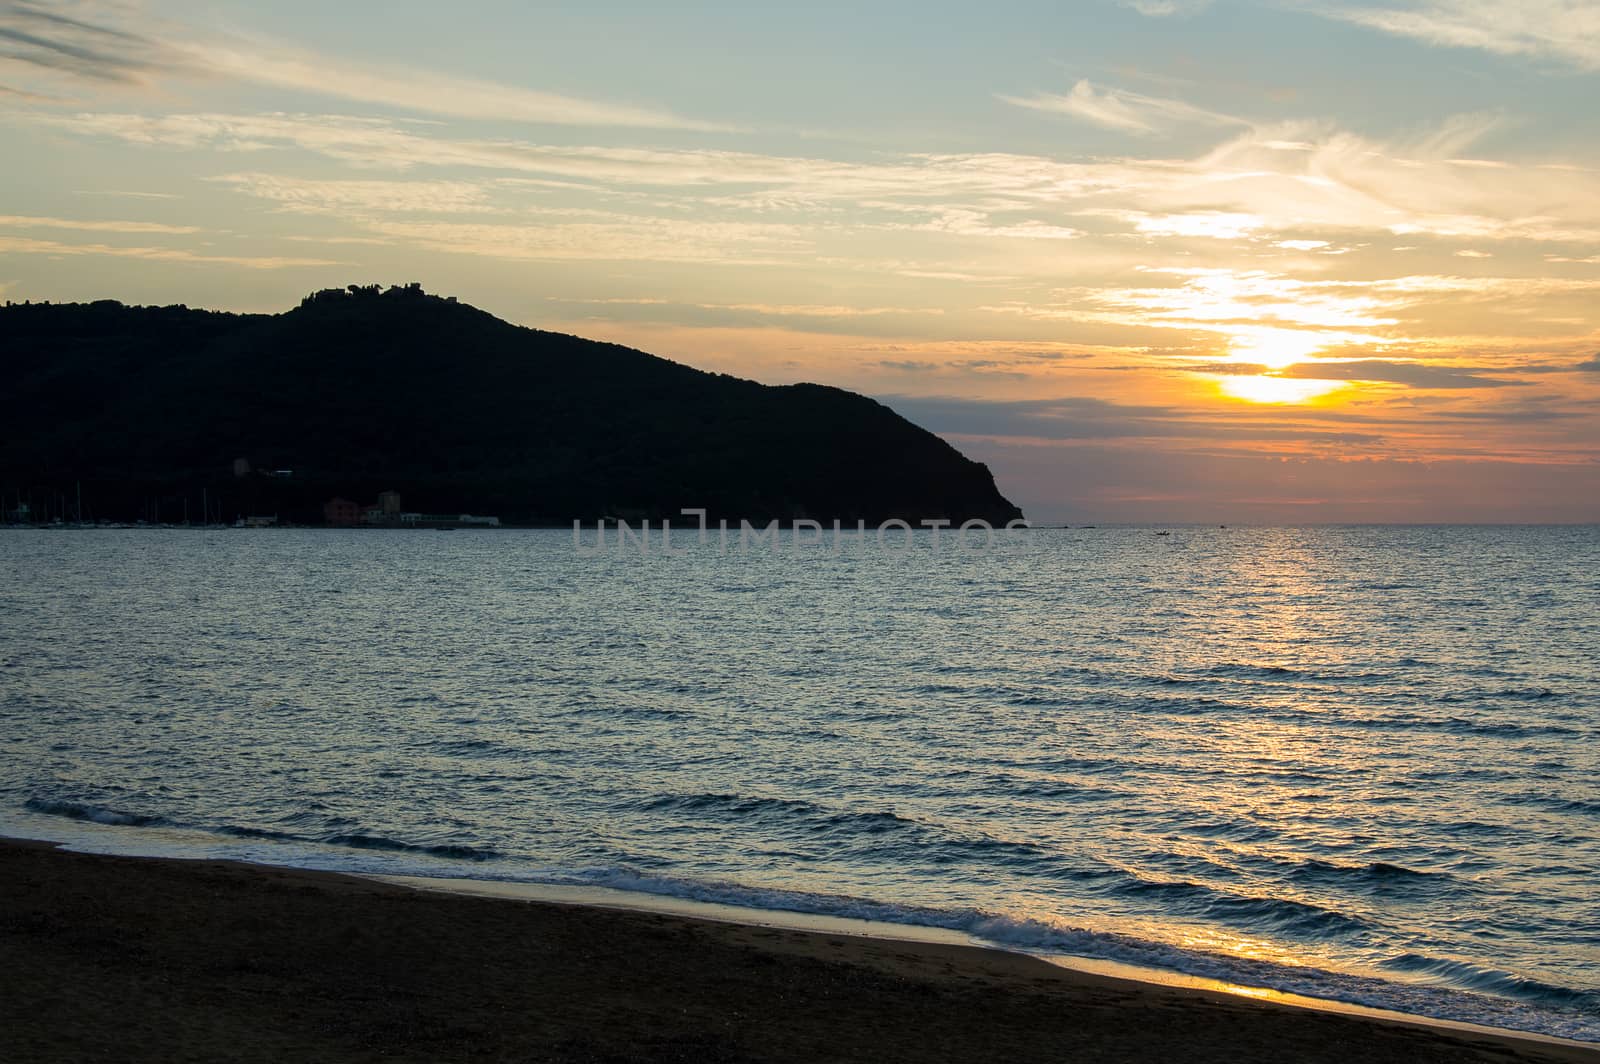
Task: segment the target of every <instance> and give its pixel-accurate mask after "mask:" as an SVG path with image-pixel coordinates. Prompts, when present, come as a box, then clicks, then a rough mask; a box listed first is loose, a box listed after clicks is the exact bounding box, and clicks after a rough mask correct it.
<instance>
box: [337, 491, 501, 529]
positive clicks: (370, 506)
mask: <svg viewBox="0 0 1600 1064" xmlns="http://www.w3.org/2000/svg"><path fill="white" fill-rule="evenodd" d="M322 519H323V520H324V521H325V522H327V523H328V524H329V525H332V526H334V527H336V528H355V527H358V526H362V525H367V526H371V527H375V528H499V527H500V518H498V517H492V516H483V515H479V514H425V513H415V512H411V511H407V510H404V509H402V508H401V506H400V493H399V492H398V491H381V492H379V493H378V501H377V502H374V503H367V504H365V505H363V504H361V503H358V502H353V501H351V500H350V499H343V498H338V497H335V498H332V499H329V500H328V501H327V502H325V503H323V504H322Z"/></svg>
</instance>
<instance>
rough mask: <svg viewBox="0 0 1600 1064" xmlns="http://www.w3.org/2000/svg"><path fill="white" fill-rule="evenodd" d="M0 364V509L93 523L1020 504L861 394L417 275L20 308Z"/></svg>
mask: <svg viewBox="0 0 1600 1064" xmlns="http://www.w3.org/2000/svg"><path fill="white" fill-rule="evenodd" d="M0 381H3V382H4V390H5V394H6V396H7V400H6V409H5V415H4V416H5V419H6V427H5V432H4V436H3V440H0V492H3V498H4V503H5V505H4V509H5V510H6V511H7V512H8V513H9V512H10V511H11V510H12V509H13V508H15V507H16V505H17V501H18V500H19V499H20V500H21V501H22V502H24V503H29V502H31V508H30V509H31V516H32V517H33V518H34V519H38V518H40V517H41V516H44V515H46V514H49V515H64V516H66V517H67V518H69V519H71V518H73V517H74V516H76V512H77V511H76V507H77V499H78V498H79V496H80V493H81V497H82V498H83V516H84V517H85V518H87V519H90V520H99V519H111V520H132V519H145V520H155V519H158V518H159V519H160V520H163V521H174V520H179V519H181V518H182V515H183V514H184V513H187V515H188V517H189V519H190V520H195V521H198V520H200V518H201V507H202V505H205V506H206V508H207V510H208V512H209V516H210V517H211V519H212V520H217V519H219V518H220V519H225V520H230V521H231V520H232V519H233V518H234V516H235V515H237V514H246V513H276V514H278V515H279V516H280V517H281V518H282V519H283V520H294V521H304V522H319V521H321V520H322V518H323V504H324V503H325V502H326V501H327V500H328V499H329V498H331V497H335V496H339V497H343V498H347V499H352V500H358V501H361V502H368V501H370V500H373V499H375V498H376V497H377V495H378V493H379V492H381V491H385V490H392V491H397V492H399V493H400V494H401V497H402V499H403V500H404V503H405V507H406V508H407V509H408V510H423V511H429V512H435V513H459V512H474V513H480V514H482V513H488V514H496V515H498V516H500V517H501V518H502V519H503V520H506V521H510V522H518V523H529V524H537V523H567V522H570V521H571V520H573V519H575V518H576V519H582V520H585V521H593V520H595V519H597V518H599V517H602V516H612V517H626V518H630V519H642V518H654V519H659V518H661V517H662V516H668V517H671V516H676V515H677V513H678V511H679V509H680V508H682V507H705V508H706V509H708V510H709V511H710V514H711V518H712V519H713V520H715V519H717V518H719V517H725V518H728V519H730V520H734V521H737V520H739V519H741V518H744V519H749V520H751V521H766V520H770V519H773V518H776V519H779V520H784V521H788V520H794V519H799V518H812V519H816V520H820V521H824V522H828V521H832V520H834V519H839V520H842V521H847V522H851V523H853V522H855V521H856V520H865V521H867V522H868V523H869V524H876V523H879V522H881V521H883V520H887V519H889V518H901V519H905V520H909V521H912V522H915V521H919V520H923V519H938V518H947V519H950V520H952V521H956V522H959V521H962V520H966V519H970V518H983V519H985V520H988V521H990V522H991V523H994V524H996V525H998V524H1001V523H1003V522H1004V521H1006V520H1009V519H1012V518H1015V517H1018V516H1020V512H1019V511H1018V510H1017V508H1016V507H1015V506H1013V505H1012V504H1011V503H1010V502H1008V501H1007V500H1006V499H1005V498H1004V497H1003V496H1002V495H1001V494H1000V493H999V491H998V490H997V489H996V488H995V485H994V480H993V477H992V476H991V475H990V473H989V471H988V469H987V468H986V467H984V466H983V465H981V464H979V463H977V462H973V461H970V460H969V459H967V458H965V457H963V456H962V455H961V454H960V453H959V452H957V451H956V450H955V448H953V447H951V446H950V445H949V444H947V443H945V442H944V441H943V440H941V439H939V438H938V437H936V436H934V435H933V434H931V433H929V432H927V431H925V430H923V429H921V428H918V427H917V426H915V425H913V424H911V423H910V422H909V421H907V420H905V419H904V418H902V417H900V416H899V415H898V414H896V413H894V412H893V411H892V410H890V409H889V408H887V407H885V406H883V405H882V404H880V403H877V402H875V401H873V400H871V399H868V398H866V397H864V396H860V395H856V394H853V393H851V392H847V391H843V390H840V389H837V388H829V387H824V386H821V385H816V384H796V385H788V386H783V387H772V386H767V385H762V384H758V383H755V382H753V381H748V380H741V379H738V378H735V377H731V376H728V375H726V374H712V373H705V372H702V371H700V370H696V369H692V368H690V367H688V366H684V365H681V364H679V363H675V362H671V361H668V360H666V359H663V358H657V357H655V356H653V355H649V354H646V353H644V352H642V351H635V350H632V349H630V348H626V347H621V346H618V345H616V344H607V343H598V342H595V341H591V340H585V339H582V338H579V337H576V336H568V335H564V334H560V333H553V332H544V331H541V330H537V329H530V328H524V327H520V326H515V325H511V324H509V323H507V322H504V321H501V320H499V319H497V318H495V317H493V316H491V315H489V314H487V313H485V312H483V311H481V310H478V309H476V308H474V307H471V306H468V305H466V304H464V303H458V302H456V301H455V300H453V299H443V298H440V297H437V296H432V295H428V294H426V293H424V292H423V291H422V290H421V288H420V287H418V286H416V285H410V286H407V287H404V288H400V287H396V288H389V289H387V290H385V289H381V288H380V287H378V286H376V285H372V286H355V285H352V286H351V287H350V288H349V289H330V290H327V291H324V292H318V293H315V294H313V295H311V296H308V297H307V298H306V299H305V300H304V301H303V302H302V303H301V304H300V306H299V307H297V308H295V309H294V310H290V311H287V312H285V313H282V314H276V315H269V314H259V315H243V314H229V313H219V312H213V311H204V310H191V309H189V308H187V307H183V306H173V307H134V306H124V305H123V304H121V303H117V302H113V301H101V302H96V303H89V304H8V305H7V306H5V307H4V308H0ZM240 458H243V459H245V462H246V464H247V465H248V467H249V469H250V472H249V473H247V474H244V475H236V461H235V460H236V459H240ZM238 468H242V467H238ZM277 471H288V473H287V475H281V476H280V475H269V473H276V472H277ZM202 499H205V500H207V501H206V503H204V504H202Z"/></svg>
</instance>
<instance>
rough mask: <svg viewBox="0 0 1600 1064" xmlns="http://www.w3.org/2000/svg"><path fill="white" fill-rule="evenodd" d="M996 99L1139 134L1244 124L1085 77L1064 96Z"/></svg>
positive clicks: (1180, 103) (1188, 105) (1199, 109)
mask: <svg viewBox="0 0 1600 1064" xmlns="http://www.w3.org/2000/svg"><path fill="white" fill-rule="evenodd" d="M1000 99H1002V100H1004V101H1005V102H1006V103H1009V104H1012V105H1014V106H1017V107H1026V108H1028V109H1030V110H1034V111H1048V112H1051V113H1054V114H1064V115H1070V116H1071V117H1073V118H1080V119H1082V120H1083V121H1085V122H1089V123H1092V124H1093V125H1097V126H1101V127H1103V128H1105V129H1115V130H1118V131H1120V132H1123V133H1135V134H1140V135H1146V134H1151V133H1157V132H1160V131H1163V130H1167V129H1171V128H1173V127H1175V126H1181V125H1204V126H1217V125H1243V124H1245V123H1244V122H1242V121H1241V120H1240V119H1237V118H1233V117H1231V116H1229V115H1223V114H1217V113H1216V112H1214V111H1207V110H1204V109H1203V108H1199V107H1195V106H1194V105H1192V104H1188V103H1184V102H1183V101H1182V100H1172V99H1166V98H1164V97H1159V96H1145V95H1142V94H1140V93H1136V92H1125V91H1123V90H1121V89H1105V90H1097V89H1096V88H1095V87H1094V85H1093V84H1091V83H1090V82H1089V80H1088V79H1087V78H1084V79H1081V80H1080V81H1079V82H1078V83H1077V84H1076V85H1074V86H1072V89H1071V91H1070V92H1068V93H1067V94H1066V95H1065V96H1060V95H1055V94H1052V93H1043V92H1041V93H1035V94H1034V95H1032V96H1027V97H1018V96H1001V97H1000Z"/></svg>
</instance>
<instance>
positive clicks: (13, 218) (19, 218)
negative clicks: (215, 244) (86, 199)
mask: <svg viewBox="0 0 1600 1064" xmlns="http://www.w3.org/2000/svg"><path fill="white" fill-rule="evenodd" d="M0 226H4V227H6V228H11V229H81V230H86V231H88V232H96V233H172V234H185V233H198V232H200V229H199V228H198V227H196V226H192V225H166V224H164V223H162V222H121V221H94V220H84V219H79V218H48V217H35V216H32V215H20V214H6V215H0Z"/></svg>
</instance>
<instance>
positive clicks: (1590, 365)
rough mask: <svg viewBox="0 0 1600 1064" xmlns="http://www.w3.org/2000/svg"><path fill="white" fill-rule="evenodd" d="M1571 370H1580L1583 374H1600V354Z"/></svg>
mask: <svg viewBox="0 0 1600 1064" xmlns="http://www.w3.org/2000/svg"><path fill="white" fill-rule="evenodd" d="M1572 368H1573V369H1578V370H1582V371H1583V372H1585V373H1600V353H1596V354H1595V356H1594V357H1593V358H1591V359H1589V360H1588V361H1587V362H1579V363H1578V364H1577V365H1576V366H1574V367H1572Z"/></svg>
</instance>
